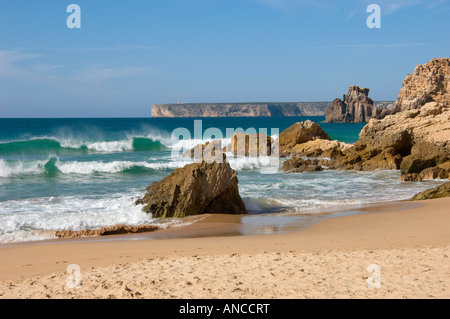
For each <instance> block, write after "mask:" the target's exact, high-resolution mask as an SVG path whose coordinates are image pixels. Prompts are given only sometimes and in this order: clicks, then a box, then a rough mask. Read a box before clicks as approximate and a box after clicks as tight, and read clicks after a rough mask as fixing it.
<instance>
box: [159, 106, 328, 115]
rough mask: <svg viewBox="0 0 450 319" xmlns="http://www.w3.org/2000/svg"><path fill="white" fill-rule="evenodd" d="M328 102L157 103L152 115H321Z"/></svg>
mask: <svg viewBox="0 0 450 319" xmlns="http://www.w3.org/2000/svg"><path fill="white" fill-rule="evenodd" d="M330 105H331V103H330V102H298V103H197V104H158V105H153V106H152V117H257V116H261V117H268V116H323V115H324V114H325V112H326V110H327V108H329V107H330Z"/></svg>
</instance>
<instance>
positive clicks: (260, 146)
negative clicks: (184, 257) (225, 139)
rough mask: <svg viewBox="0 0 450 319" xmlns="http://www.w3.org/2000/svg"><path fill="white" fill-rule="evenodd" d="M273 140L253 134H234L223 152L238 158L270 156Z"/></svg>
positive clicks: (262, 135)
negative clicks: (238, 156)
mask: <svg viewBox="0 0 450 319" xmlns="http://www.w3.org/2000/svg"><path fill="white" fill-rule="evenodd" d="M272 143H273V139H272V138H271V137H270V136H267V135H264V134H261V133H254V134H247V133H241V132H236V133H234V134H233V136H232V137H231V143H230V144H228V145H227V146H226V147H225V148H224V149H223V151H224V152H231V153H232V154H233V155H240V156H255V157H256V156H270V155H271V153H272V151H271V150H272Z"/></svg>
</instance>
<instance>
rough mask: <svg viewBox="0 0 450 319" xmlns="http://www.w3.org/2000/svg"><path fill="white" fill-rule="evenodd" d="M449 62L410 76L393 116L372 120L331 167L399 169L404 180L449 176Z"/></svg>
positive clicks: (436, 62) (418, 69) (428, 66)
mask: <svg viewBox="0 0 450 319" xmlns="http://www.w3.org/2000/svg"><path fill="white" fill-rule="evenodd" d="M448 72H449V59H433V60H432V61H430V62H429V63H427V64H425V65H422V66H418V67H416V70H415V71H414V74H413V75H408V76H407V78H406V79H405V81H404V83H403V88H402V90H401V92H400V94H399V98H398V99H397V105H396V108H395V110H394V111H395V112H397V113H395V114H391V115H387V116H386V117H385V118H383V119H381V120H378V119H371V120H370V121H369V123H368V124H367V125H366V126H365V127H364V128H363V129H362V130H361V133H360V135H359V140H358V141H357V142H356V143H355V144H354V148H352V149H350V150H348V151H344V152H343V154H342V156H340V157H339V156H338V158H336V160H335V161H333V162H332V163H331V165H330V167H331V168H337V169H357V170H374V169H378V168H384V169H401V171H402V177H401V178H400V180H404V181H420V180H423V179H428V178H437V177H438V176H439V178H441V177H444V178H445V177H446V178H448V165H449V164H447V162H448V160H449V154H450V151H449V148H450V99H449V95H448V93H447V87H448V81H449V77H448Z"/></svg>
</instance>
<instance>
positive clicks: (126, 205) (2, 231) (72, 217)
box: [0, 194, 183, 243]
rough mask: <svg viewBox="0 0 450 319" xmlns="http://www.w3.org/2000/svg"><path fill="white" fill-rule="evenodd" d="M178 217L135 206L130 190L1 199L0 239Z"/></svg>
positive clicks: (155, 222)
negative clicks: (100, 194) (156, 214)
mask: <svg viewBox="0 0 450 319" xmlns="http://www.w3.org/2000/svg"><path fill="white" fill-rule="evenodd" d="M182 223H183V221H182V220H179V219H167V220H161V219H153V218H152V216H151V215H149V214H146V213H144V212H143V211H142V206H135V205H134V199H133V194H128V195H123V194H111V195H110V196H104V197H94V196H93V197H85V198H80V197H78V196H63V197H49V198H35V199H26V200H16V201H7V202H1V203H0V242H2V243H11V242H21V241H35V240H44V239H50V238H52V236H51V235H50V234H49V233H46V232H45V231H52V230H73V231H76V230H84V229H96V228H100V227H108V226H112V225H117V224H126V225H144V224H153V225H156V226H159V227H161V228H165V227H168V226H172V225H178V224H182Z"/></svg>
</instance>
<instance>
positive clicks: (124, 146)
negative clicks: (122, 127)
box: [87, 139, 133, 152]
mask: <svg viewBox="0 0 450 319" xmlns="http://www.w3.org/2000/svg"><path fill="white" fill-rule="evenodd" d="M87 148H88V149H90V150H95V151H97V152H126V151H131V150H133V140H132V139H130V140H126V141H112V142H97V143H90V144H88V145H87Z"/></svg>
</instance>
